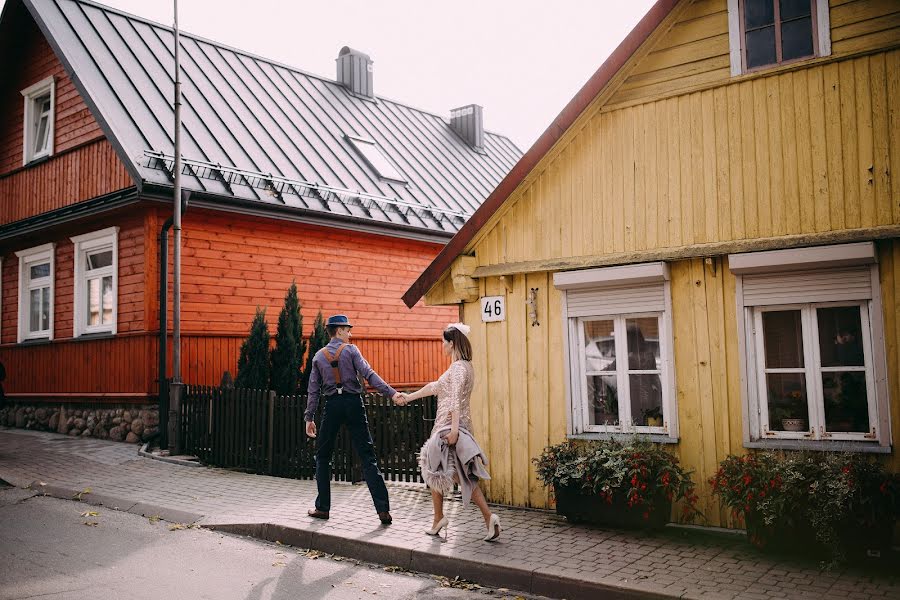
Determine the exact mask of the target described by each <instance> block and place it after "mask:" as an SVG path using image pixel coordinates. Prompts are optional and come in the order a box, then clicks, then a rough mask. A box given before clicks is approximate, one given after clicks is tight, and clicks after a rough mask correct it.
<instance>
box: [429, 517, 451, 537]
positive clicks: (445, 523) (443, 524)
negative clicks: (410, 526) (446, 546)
mask: <svg viewBox="0 0 900 600" xmlns="http://www.w3.org/2000/svg"><path fill="white" fill-rule="evenodd" d="M441 529H443V530H444V539H445V540H446V539H447V536H449V535H450V521H449V520H448V519H447V517H441V520H440V521H438V522H437V525H435V526H434V527H432V528H431V529H426V530H425V533H427V534H428V535H435V536H437V535H440V534H441Z"/></svg>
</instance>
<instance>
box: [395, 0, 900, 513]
mask: <svg viewBox="0 0 900 600" xmlns="http://www.w3.org/2000/svg"><path fill="white" fill-rule="evenodd" d="M536 89H539V86H538V87H537V88H536ZM422 296H424V297H425V299H426V302H427V303H428V304H432V305H453V304H456V305H459V307H460V314H461V317H462V319H463V321H464V322H466V323H467V324H469V325H471V326H472V333H471V339H472V342H473V347H474V353H475V356H474V364H475V369H476V374H477V381H476V386H475V392H474V395H473V400H472V410H473V413H474V415H473V416H474V422H475V428H476V434H477V436H478V438H479V440H480V441H481V442H483V444H482V445H483V447H484V448H485V449H486V452H487V454H488V455H489V458H490V460H491V469H490V470H491V475H492V477H493V479H492V480H491V481H490V482H489V483H488V484H487V486H486V492H487V494H488V496H489V498H490V499H491V500H493V501H496V502H502V503H507V504H513V505H521V506H537V507H545V506H548V505H549V498H548V493H547V491H546V490H545V489H544V488H543V487H542V486H541V485H540V482H539V481H538V480H537V478H536V475H535V469H534V466H533V464H532V463H531V460H532V458H534V457H536V456H538V455H539V454H540V452H541V450H542V449H543V448H544V447H545V446H547V445H548V444H552V443H557V442H560V441H562V440H564V439H566V438H567V437H568V438H581V439H585V438H586V439H591V438H594V439H599V438H606V437H610V436H621V435H631V434H633V433H638V434H643V435H647V436H650V438H651V439H653V440H656V441H658V442H660V443H669V444H672V447H673V448H674V450H675V451H676V452H677V453H678V455H679V456H680V459H681V461H682V463H683V464H684V465H686V466H687V467H688V468H690V469H693V470H694V472H695V475H694V479H695V481H697V482H698V483H699V488H700V490H699V491H700V497H701V506H700V507H701V509H703V510H704V512H705V513H706V514H707V515H708V516H709V517H710V522H711V523H713V524H715V523H727V521H725V520H724V519H723V518H722V516H721V515H720V514H719V511H718V510H717V504H716V502H715V500H714V499H713V498H712V497H711V496H710V492H709V486H708V484H707V483H706V481H707V479H708V478H709V477H710V476H711V475H712V474H713V473H714V472H715V470H716V466H717V464H718V462H719V461H720V460H722V459H723V458H724V457H725V456H727V455H728V454H740V453H744V452H746V451H748V449H751V448H809V449H816V450H822V451H835V450H851V451H857V452H868V453H878V454H882V455H887V456H885V457H884V460H886V461H888V464H889V465H890V466H891V468H892V469H895V470H900V458H898V454H897V451H896V449H895V448H894V446H893V444H894V442H895V436H897V435H900V351H898V345H900V344H898V342H900V304H898V296H900V2H898V1H897V0H659V1H658V2H657V3H656V4H655V5H654V6H653V7H652V8H651V9H650V11H649V12H648V13H647V15H646V16H645V17H644V18H643V19H642V20H641V21H640V23H639V24H638V25H637V26H636V27H635V29H634V30H633V31H632V32H631V33H630V34H629V35H628V36H627V38H626V39H625V40H624V41H623V42H622V43H621V45H620V46H619V47H618V48H617V49H616V50H615V51H614V52H613V54H612V55H611V56H610V57H609V59H608V60H607V61H606V62H605V63H604V64H603V65H602V66H600V68H599V69H598V70H597V72H596V73H595V74H594V75H593V76H592V77H591V79H590V80H589V81H588V82H587V83H586V84H585V85H584V87H583V88H582V89H581V90H580V91H579V92H578V94H577V95H576V96H575V97H574V98H573V99H572V100H571V101H570V103H569V104H568V105H567V106H566V107H565V108H564V109H563V111H562V112H561V113H560V115H559V116H558V117H557V118H556V120H554V122H553V123H551V124H550V126H549V127H548V128H547V130H546V131H545V133H544V134H543V135H542V136H541V138H540V139H539V140H538V141H537V142H536V143H535V144H534V146H533V147H532V148H531V149H530V150H529V151H528V152H527V154H526V155H525V156H524V157H523V158H522V159H521V161H520V162H519V163H518V164H517V165H516V167H515V168H514V169H513V170H512V171H511V172H510V174H509V175H508V176H507V177H506V179H505V180H504V181H503V182H502V183H501V184H500V185H499V186H498V187H497V189H496V190H494V192H493V194H492V195H491V196H490V197H489V198H488V200H487V201H486V202H485V203H484V205H483V206H482V207H481V209H480V210H478V211H477V212H476V213H475V215H474V216H473V217H472V218H471V219H470V221H469V222H468V223H467V225H466V226H465V227H464V228H463V229H462V230H461V231H460V232H459V233H458V234H457V235H456V237H455V238H453V240H452V241H451V242H450V243H449V244H448V245H447V246H446V247H445V249H444V250H443V252H442V253H441V254H440V255H439V256H438V257H437V258H436V259H435V261H434V262H433V263H432V264H431V265H430V266H429V267H428V269H427V270H426V271H425V272H423V273H422V275H421V277H420V278H419V279H418V281H416V283H415V284H414V285H413V286H412V287H411V288H410V289H409V291H408V292H407V293H406V295H405V297H404V300H405V301H406V303H407V304H408V305H410V306H412V305H413V304H414V303H415V302H416V301H417V300H418V299H420V298H421V297H422ZM617 357H621V360H616V358H617Z"/></svg>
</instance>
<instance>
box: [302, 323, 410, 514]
mask: <svg viewBox="0 0 900 600" xmlns="http://www.w3.org/2000/svg"><path fill="white" fill-rule="evenodd" d="M325 327H326V329H327V330H328V335H330V336H331V341H330V342H329V343H328V345H327V346H325V347H324V348H322V349H321V350H319V352H317V353H316V355H315V357H313V369H312V373H311V374H310V377H309V387H308V389H307V394H308V400H307V404H306V413H305V414H304V419H305V420H306V435H307V436H309V437H311V438H314V437H316V435H317V432H316V424H315V422H314V421H313V419H314V418H315V416H316V408H317V407H318V405H319V397H320V395H321V396H324V397H325V406H324V408H323V409H322V431H320V432H318V439H317V445H316V486H317V487H318V490H319V495H318V497H317V498H316V507H315V509H311V510H310V511H309V512H308V514H309V516H311V517H315V518H317V519H327V518H328V514H329V511H330V510H331V456H332V454H334V442H335V439H336V438H337V434H338V432H339V431H340V429H341V425H344V424H346V425H347V429H348V430H349V431H350V438H351V439H352V441H353V447H354V448H356V453H357V454H358V455H359V459H360V462H361V463H362V469H363V477H364V478H365V480H366V485H368V486H369V493H370V494H372V501H373V502H374V503H375V510H376V511H377V512H378V518H379V519H380V520H381V522H382V523H383V524H385V525H390V524H391V513H390V510H391V508H390V503H389V502H388V492H387V487H386V486H385V485H384V479H383V478H382V476H381V471H379V470H378V462H377V460H376V459H375V446H374V444H373V443H372V434H371V433H370V432H369V421H368V419H367V418H366V407H365V405H364V404H363V398H362V394H363V387H362V385H361V384H360V382H359V379H358V377H357V374H359V375H362V377H363V379H365V380H366V381H368V382H369V385H371V386H372V387H374V388H375V389H376V390H378V391H379V392H380V393H381V394H382V395H384V396H387V397H388V398H391V399H395V398H397V397H398V396H399V395H400V394H399V392H397V391H396V390H395V389H394V388H392V387H391V386H389V385H388V384H386V383H385V382H384V380H382V379H381V377H379V376H378V373H376V372H375V371H374V370H372V367H370V366H369V363H368V362H366V359H365V358H363V356H362V354H361V353H360V351H359V349H358V348H357V347H356V346H354V345H353V344H351V343H350V337H351V334H350V329H351V328H352V327H353V325H351V324H350V321H349V319H347V317H346V315H334V316H331V317H328V322H327V323H326V324H325Z"/></svg>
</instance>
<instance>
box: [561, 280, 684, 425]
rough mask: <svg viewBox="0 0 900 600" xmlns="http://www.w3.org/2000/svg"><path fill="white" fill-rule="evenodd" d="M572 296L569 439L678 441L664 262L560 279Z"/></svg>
mask: <svg viewBox="0 0 900 600" xmlns="http://www.w3.org/2000/svg"><path fill="white" fill-rule="evenodd" d="M554 285H555V286H556V287H557V288H558V289H560V290H563V292H564V302H563V319H564V320H565V323H564V326H565V327H564V332H565V336H566V340H565V348H566V355H565V363H566V370H567V374H568V386H567V391H568V406H569V433H570V434H573V435H580V434H616V433H634V432H641V433H647V434H657V435H660V436H665V437H668V438H676V437H677V435H678V433H677V432H678V426H677V411H676V410H675V405H674V402H675V393H674V389H675V388H674V379H673V363H672V340H671V331H672V326H671V315H672V311H671V302H670V300H669V298H670V296H669V294H670V290H669V274H668V267H667V265H665V264H664V263H650V264H642V265H634V266H625V267H609V268H605V269H589V270H585V271H572V272H566V273H557V274H555V275H554Z"/></svg>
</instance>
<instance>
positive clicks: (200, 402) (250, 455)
mask: <svg viewBox="0 0 900 600" xmlns="http://www.w3.org/2000/svg"><path fill="white" fill-rule="evenodd" d="M365 404H366V413H367V415H368V419H369V429H370V431H371V432H372V437H373V439H374V442H375V453H376V455H377V457H378V466H379V468H380V469H381V471H382V473H384V476H385V479H388V480H391V481H421V478H420V476H419V470H418V461H417V453H418V451H419V449H420V448H421V447H422V444H423V443H424V442H425V440H426V439H427V438H428V434H429V433H431V428H432V426H433V425H434V416H435V412H436V410H437V399H436V398H434V397H430V398H423V399H422V400H418V401H416V402H412V403H410V404H408V405H406V406H397V405H396V404H394V403H393V402H391V401H390V400H388V399H387V398H384V397H383V396H381V395H378V394H367V395H366V396H365ZM305 410H306V396H278V395H276V394H275V392H271V391H264V390H249V389H240V388H236V389H222V388H219V387H209V386H195V385H188V386H186V389H185V394H184V397H183V399H182V401H181V439H182V441H183V446H184V451H185V452H186V453H188V454H193V455H195V456H197V457H198V458H199V459H200V460H201V462H203V463H204V464H208V465H211V466H216V467H224V468H230V469H240V470H243V471H247V472H250V473H261V474H266V475H275V476H279V477H291V478H294V479H313V478H314V477H315V440H312V439H309V438H307V436H306V428H305V423H304V421H303V413H304V411H305ZM320 421H321V405H320V410H319V411H318V414H317V415H316V424H317V425H318V424H319V423H320ZM332 477H333V478H334V479H336V480H338V481H360V480H362V472H361V469H360V466H359V459H358V457H357V456H356V453H355V452H354V451H353V449H352V445H351V443H350V436H349V434H348V433H347V430H346V428H343V429H342V431H341V434H340V435H339V436H338V439H337V444H336V447H335V452H334V457H333V459H332Z"/></svg>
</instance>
